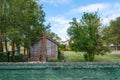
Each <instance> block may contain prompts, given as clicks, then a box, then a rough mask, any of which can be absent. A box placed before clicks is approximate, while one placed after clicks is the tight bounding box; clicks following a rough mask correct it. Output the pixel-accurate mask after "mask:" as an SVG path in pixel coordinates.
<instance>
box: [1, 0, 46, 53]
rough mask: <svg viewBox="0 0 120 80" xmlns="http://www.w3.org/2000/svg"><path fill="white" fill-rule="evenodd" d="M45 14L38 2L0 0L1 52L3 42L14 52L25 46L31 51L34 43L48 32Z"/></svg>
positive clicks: (30, 0)
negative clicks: (8, 44)
mask: <svg viewBox="0 0 120 80" xmlns="http://www.w3.org/2000/svg"><path fill="white" fill-rule="evenodd" d="M44 17H45V13H44V11H43V10H42V5H41V4H39V5H38V3H37V0H19V1H18V0H0V52H3V44H2V43H3V41H4V43H5V47H6V51H7V41H9V43H11V46H12V49H11V50H12V51H14V50H15V49H16V48H19V46H23V47H24V48H25V49H27V50H28V51H29V49H30V46H31V45H32V43H33V42H34V41H35V40H36V39H38V38H39V37H41V36H42V32H44V31H45V30H46V26H45V25H44V21H45V20H44Z"/></svg>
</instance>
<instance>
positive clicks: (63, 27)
mask: <svg viewBox="0 0 120 80" xmlns="http://www.w3.org/2000/svg"><path fill="white" fill-rule="evenodd" d="M48 22H50V23H51V30H52V31H53V32H55V33H56V34H58V36H59V37H61V39H62V40H63V41H65V40H66V37H67V29H68V27H69V26H70V25H69V22H70V20H68V19H66V18H65V17H62V16H56V17H50V18H48Z"/></svg>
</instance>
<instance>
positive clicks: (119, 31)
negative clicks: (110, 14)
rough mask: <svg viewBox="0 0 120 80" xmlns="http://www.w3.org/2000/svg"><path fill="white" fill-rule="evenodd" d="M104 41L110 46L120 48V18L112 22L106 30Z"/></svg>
mask: <svg viewBox="0 0 120 80" xmlns="http://www.w3.org/2000/svg"><path fill="white" fill-rule="evenodd" d="M103 31H104V37H103V38H104V39H106V42H107V43H108V44H109V45H110V44H114V46H115V47H116V48H119V47H120V17H118V18H116V19H115V20H113V21H111V22H110V25H109V26H108V27H106V28H105V29H104V30H103Z"/></svg>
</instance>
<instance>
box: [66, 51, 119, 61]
mask: <svg viewBox="0 0 120 80" xmlns="http://www.w3.org/2000/svg"><path fill="white" fill-rule="evenodd" d="M64 56H65V59H66V62H85V59H84V57H83V53H82V52H77V53H76V52H74V51H64ZM94 62H120V54H110V53H107V54H105V55H96V56H95V60H94Z"/></svg>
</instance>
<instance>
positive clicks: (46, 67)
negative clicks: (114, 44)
mask: <svg viewBox="0 0 120 80" xmlns="http://www.w3.org/2000/svg"><path fill="white" fill-rule="evenodd" d="M0 80H120V63H46V64H45V63H44V64H43V63H9V64H8V63H0Z"/></svg>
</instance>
